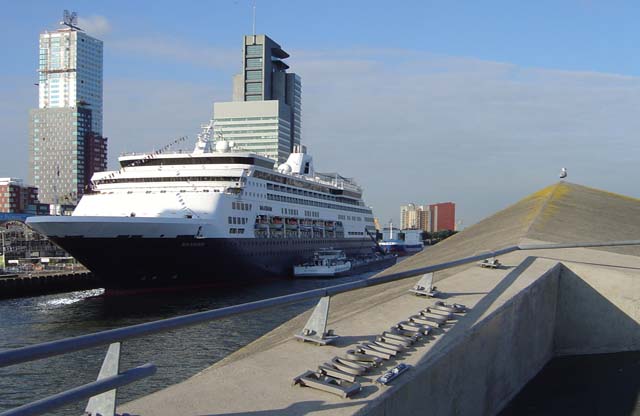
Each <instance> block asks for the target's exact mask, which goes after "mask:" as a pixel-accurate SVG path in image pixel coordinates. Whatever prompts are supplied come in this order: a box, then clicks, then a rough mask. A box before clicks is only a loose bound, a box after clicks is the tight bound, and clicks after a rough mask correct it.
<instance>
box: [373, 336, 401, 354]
mask: <svg viewBox="0 0 640 416" xmlns="http://www.w3.org/2000/svg"><path fill="white" fill-rule="evenodd" d="M373 343H374V344H375V345H379V346H381V347H382V348H386V349H388V350H392V351H395V352H402V351H404V350H405V348H404V345H399V344H397V343H396V344H392V343H389V342H386V341H383V340H382V339H381V338H380V337H377V338H376V340H375V341H373Z"/></svg>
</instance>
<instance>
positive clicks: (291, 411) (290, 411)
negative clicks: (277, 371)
mask: <svg viewBox="0 0 640 416" xmlns="http://www.w3.org/2000/svg"><path fill="white" fill-rule="evenodd" d="M363 390H364V389H363ZM361 404H362V403H355V402H352V403H336V404H330V403H327V404H325V402H324V401H322V400H308V401H304V402H297V403H292V404H291V405H289V406H287V407H284V408H281V409H269V410H256V411H255V412H240V413H215V414H210V415H200V416H231V415H243V416H280V415H305V414H307V413H308V412H309V411H310V409H313V412H318V411H324V410H333V409H342V408H345V407H350V406H358V405H361ZM131 416H140V415H131Z"/></svg>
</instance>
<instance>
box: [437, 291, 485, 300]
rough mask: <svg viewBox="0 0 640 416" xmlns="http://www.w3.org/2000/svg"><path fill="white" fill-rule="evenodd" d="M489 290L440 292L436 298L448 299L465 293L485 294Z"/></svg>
mask: <svg viewBox="0 0 640 416" xmlns="http://www.w3.org/2000/svg"><path fill="white" fill-rule="evenodd" d="M487 293H489V292H440V294H439V295H438V299H448V298H452V297H456V296H465V295H486V294H487Z"/></svg>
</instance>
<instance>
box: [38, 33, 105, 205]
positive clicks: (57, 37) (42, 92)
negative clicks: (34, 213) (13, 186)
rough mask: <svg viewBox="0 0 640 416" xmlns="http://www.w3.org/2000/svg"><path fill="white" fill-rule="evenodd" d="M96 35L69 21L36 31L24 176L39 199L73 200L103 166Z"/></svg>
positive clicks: (53, 201)
mask: <svg viewBox="0 0 640 416" xmlns="http://www.w3.org/2000/svg"><path fill="white" fill-rule="evenodd" d="M102 55H103V45H102V41H100V40H98V39H95V38H93V37H91V36H89V35H87V34H86V33H84V32H82V31H80V30H78V29H77V28H75V27H65V28H64V29H59V30H57V31H54V32H44V33H42V34H40V40H39V61H38V73H39V81H38V87H39V88H38V91H39V97H38V108H37V109H33V110H31V111H30V113H29V165H30V170H29V172H30V177H29V180H30V182H31V183H32V184H33V185H35V186H36V187H38V189H39V198H40V201H41V202H44V203H48V204H75V203H76V202H77V201H78V200H79V199H80V197H81V196H82V195H83V193H84V190H85V187H86V186H87V185H88V184H89V181H90V179H91V176H92V175H93V173H94V172H97V171H102V170H106V167H107V139H106V138H103V137H102V102H103V100H102Z"/></svg>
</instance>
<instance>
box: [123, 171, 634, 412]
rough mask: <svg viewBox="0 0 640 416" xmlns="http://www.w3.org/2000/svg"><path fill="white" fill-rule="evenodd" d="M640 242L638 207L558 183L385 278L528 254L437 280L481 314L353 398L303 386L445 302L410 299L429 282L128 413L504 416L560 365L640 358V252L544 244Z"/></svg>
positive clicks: (387, 287)
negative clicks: (545, 370)
mask: <svg viewBox="0 0 640 416" xmlns="http://www.w3.org/2000/svg"><path fill="white" fill-rule="evenodd" d="M639 236H640V200H638V199H634V198H629V197H625V196H622V195H616V194H612V193H609V192H605V191H600V190H596V189H592V188H587V187H583V186H580V185H574V184H569V183H564V182H560V183H558V184H555V185H552V186H550V187H548V188H545V189H543V190H541V191H539V192H536V193H534V194H532V195H530V196H528V197H526V198H524V199H523V200H521V201H519V202H517V203H516V204H514V205H512V206H510V207H508V208H506V209H504V210H502V211H500V212H498V213H496V214H495V215H493V216H491V217H489V218H487V219H485V220H483V221H481V222H480V223H478V224H476V225H474V226H472V227H470V228H468V229H466V230H464V231H462V232H461V233H459V234H457V235H455V236H453V237H451V238H449V239H447V240H445V241H444V242H442V243H440V244H438V245H436V246H434V247H432V248H430V249H429V250H427V251H425V252H423V253H419V254H417V255H415V256H413V257H412V258H410V259H408V260H406V261H405V262H402V263H400V264H398V265H396V266H394V267H392V268H390V269H388V270H386V271H384V272H383V273H381V274H380V275H379V276H377V277H383V276H385V275H388V274H390V273H395V272H401V271H406V270H411V269H416V268H420V267H426V266H429V265H434V264H439V263H443V262H447V261H452V260H455V259H460V258H463V257H465V256H473V255H478V254H480V253H483V252H491V251H495V250H497V249H499V248H502V247H506V246H509V245H519V247H520V250H519V251H514V252H511V253H509V254H506V255H503V256H500V263H502V267H501V268H498V269H488V268H481V267H479V266H478V265H477V264H466V265H461V266H458V267H454V268H451V269H447V270H444V271H441V272H437V273H436V274H435V278H434V280H435V281H437V286H438V290H439V291H440V292H441V293H442V300H444V301H445V302H446V303H460V304H464V305H466V306H467V307H469V310H468V311H467V312H466V313H464V314H456V318H455V320H454V321H452V322H450V323H449V324H447V325H444V326H443V327H441V328H437V329H434V330H433V331H432V333H431V334H430V335H429V336H428V337H426V339H424V340H422V341H418V342H416V343H415V344H413V345H412V346H411V347H410V348H409V349H408V350H406V351H405V352H403V353H400V354H398V355H397V356H396V357H393V358H391V359H389V360H387V361H384V362H383V363H382V365H381V366H380V367H378V368H374V369H373V370H372V371H370V372H368V373H365V374H364V375H362V376H359V377H357V381H358V383H360V385H361V387H362V389H361V391H360V392H358V393H356V394H354V395H352V396H351V398H349V399H346V398H342V397H340V396H338V395H332V394H328V393H326V392H324V391H320V390H318V389H315V388H309V387H300V386H294V385H292V384H293V383H292V381H293V380H294V378H296V377H298V376H300V375H302V374H304V373H305V372H307V371H309V370H311V371H315V370H316V369H317V368H318V366H319V365H323V364H324V363H330V362H331V360H332V359H333V358H334V357H340V356H344V355H345V354H346V353H347V351H348V350H352V349H354V348H355V347H356V346H357V345H360V344H363V343H367V342H372V341H375V339H376V336H377V335H379V334H381V333H383V332H384V331H387V330H389V328H390V327H391V326H393V325H395V324H397V323H398V322H401V321H404V320H407V319H408V318H409V317H410V316H412V315H415V314H417V313H418V311H420V310H422V309H424V308H425V307H428V306H433V305H434V304H435V301H436V300H434V299H428V298H427V299H425V298H423V297H417V296H414V295H413V294H412V293H410V291H409V290H410V289H411V288H412V286H413V285H414V284H415V283H417V280H418V279H419V276H415V277H411V278H407V279H403V280H399V281H394V282H390V283H386V284H382V285H378V286H374V287H367V288H363V289H358V290H354V291H350V292H346V293H341V294H338V295H335V296H332V297H331V304H330V312H329V320H328V328H330V329H333V330H334V332H335V334H337V335H339V336H340V338H338V339H337V340H336V341H335V342H334V343H333V344H331V345H327V346H315V345H312V344H310V343H303V342H300V341H297V340H295V339H294V337H293V335H294V334H295V333H298V332H300V330H301V329H302V328H303V327H304V325H305V322H307V319H308V318H309V315H310V312H307V313H305V314H303V315H300V316H298V317H296V318H294V319H292V320H291V321H289V322H286V323H285V324H283V325H281V326H280V327H278V328H276V329H275V330H273V331H271V332H270V333H268V334H266V335H265V336H263V337H261V338H260V339H258V340H256V341H255V342H253V343H251V344H249V345H247V346H246V347H244V348H242V349H240V350H238V351H236V352H235V353H233V354H231V355H230V356H228V357H227V358H226V359H224V360H222V361H220V362H218V363H215V364H214V365H213V366H211V367H210V368H207V369H206V370H204V371H202V372H201V373H199V374H197V375H195V376H194V377H192V378H190V379H188V380H186V381H184V382H182V383H179V384H176V385H174V386H171V387H168V388H166V389H164V390H161V391H158V392H156V393H153V394H151V395H149V396H146V397H143V398H140V399H138V400H135V401H133V402H130V403H127V404H124V405H122V406H120V408H119V409H118V412H119V413H124V412H126V413H130V414H135V415H174V414H181V415H205V414H206V415H214V414H216V415H219V414H248V415H301V414H318V415H323V414H326V415H352V414H357V415H365V414H366V415H412V414H434V415H448V414H465V415H466V414H470V415H476V414H477V415H485V414H496V413H498V412H499V411H500V410H501V409H503V408H504V407H505V406H506V404H507V403H508V402H509V401H510V400H511V399H512V398H513V397H514V396H515V395H516V394H517V393H518V391H519V390H520V389H521V388H522V387H523V386H524V385H525V384H526V383H527V382H528V381H529V380H530V379H531V378H533V377H534V376H535V375H536V374H537V373H538V371H540V369H541V368H542V367H543V366H544V365H545V364H546V363H547V362H548V361H549V360H551V359H552V358H553V357H558V356H564V355H579V354H593V353H606V352H620V351H638V350H640V247H639V246H638V245H624V246H622V245H621V246H609V247H606V246H605V247H586V246H588V245H589V244H585V247H581V248H554V249H548V248H544V247H545V245H544V244H548V243H559V244H562V243H566V244H567V245H571V244H573V243H576V242H580V243H592V244H594V245H597V242H607V241H624V240H635V241H637V240H638V239H639V238H638V237H639ZM635 244H637V243H635ZM536 247H537V248H536ZM560 247H561V246H560ZM258 313H259V312H258ZM246 319H251V317H250V315H247V318H246ZM215 324H216V323H213V324H212V325H215ZM242 330H243V328H242V327H241V326H240V327H234V328H229V331H242ZM203 342H208V343H210V342H215V340H203ZM398 363H404V364H409V365H410V366H411V369H410V370H408V371H406V372H405V373H403V374H402V375H400V376H399V377H398V378H397V379H395V380H393V381H392V382H391V383H389V384H388V385H381V384H378V383H376V382H375V380H376V379H377V378H378V377H379V376H380V375H381V374H383V373H384V372H386V371H387V370H389V369H391V368H392V367H393V366H395V365H396V364H398ZM637 393H638V392H636V394H637ZM610 399H611V400H615V398H610Z"/></svg>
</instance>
